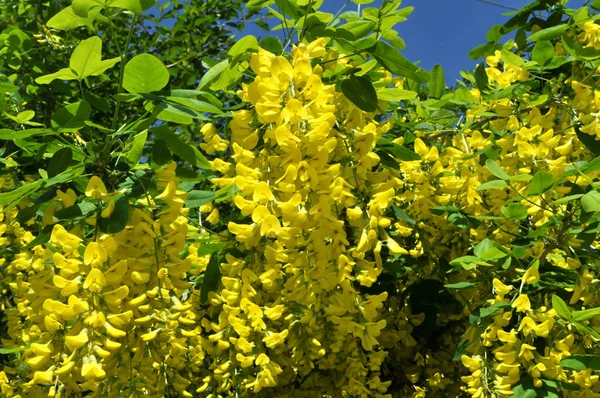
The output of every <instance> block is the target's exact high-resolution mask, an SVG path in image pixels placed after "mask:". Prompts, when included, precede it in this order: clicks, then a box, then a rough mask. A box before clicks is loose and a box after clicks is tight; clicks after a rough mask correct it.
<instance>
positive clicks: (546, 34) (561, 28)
mask: <svg viewBox="0 0 600 398" xmlns="http://www.w3.org/2000/svg"><path fill="white" fill-rule="evenodd" d="M567 29H569V25H568V24H566V23H563V24H560V25H555V26H551V27H549V28H546V29H542V30H540V31H538V32H536V33H534V34H532V35H531V36H529V38H528V39H527V40H530V41H538V40H552V39H554V38H555V37H558V36H560V35H561V34H562V33H563V32H566V31H567Z"/></svg>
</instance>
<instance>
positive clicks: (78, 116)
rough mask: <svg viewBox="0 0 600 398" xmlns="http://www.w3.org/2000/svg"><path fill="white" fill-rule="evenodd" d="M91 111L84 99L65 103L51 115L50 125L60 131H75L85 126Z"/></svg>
mask: <svg viewBox="0 0 600 398" xmlns="http://www.w3.org/2000/svg"><path fill="white" fill-rule="evenodd" d="M91 113H92V107H91V106H90V104H88V103H87V102H86V101H79V102H76V103H74V104H70V105H67V106H65V107H63V108H60V109H59V110H58V111H56V112H55V113H54V115H52V121H51V122H52V127H53V128H54V129H57V130H58V131H59V132H61V133H67V132H72V131H77V130H79V129H82V128H83V127H85V125H86V124H85V122H86V121H87V120H89V118H90V115H91Z"/></svg>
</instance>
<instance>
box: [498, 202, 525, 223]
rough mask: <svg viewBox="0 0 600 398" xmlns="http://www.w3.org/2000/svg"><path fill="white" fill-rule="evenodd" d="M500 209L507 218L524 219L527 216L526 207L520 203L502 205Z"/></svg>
mask: <svg viewBox="0 0 600 398" xmlns="http://www.w3.org/2000/svg"><path fill="white" fill-rule="evenodd" d="M500 211H501V212H502V214H504V216H505V217H506V218H508V219H509V220H525V219H526V218H527V207H526V206H525V205H523V204H521V203H511V204H509V205H505V206H502V208H501V209H500Z"/></svg>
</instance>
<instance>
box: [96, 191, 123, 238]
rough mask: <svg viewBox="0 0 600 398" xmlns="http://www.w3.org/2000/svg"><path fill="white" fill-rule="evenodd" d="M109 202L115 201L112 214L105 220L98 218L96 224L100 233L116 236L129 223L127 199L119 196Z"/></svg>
mask: <svg viewBox="0 0 600 398" xmlns="http://www.w3.org/2000/svg"><path fill="white" fill-rule="evenodd" d="M111 200H114V201H115V208H114V210H113V212H112V214H111V215H110V216H109V217H107V218H104V217H100V218H98V220H97V223H98V228H99V229H100V231H102V232H104V233H107V234H116V233H117V232H121V231H122V230H123V229H125V227H126V226H127V222H128V221H129V198H128V197H127V196H125V195H121V196H118V197H116V198H112V199H111Z"/></svg>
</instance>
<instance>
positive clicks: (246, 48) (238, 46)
mask: <svg viewBox="0 0 600 398" xmlns="http://www.w3.org/2000/svg"><path fill="white" fill-rule="evenodd" d="M257 51H258V40H256V37H254V36H252V35H248V36H245V37H242V38H241V39H240V40H238V41H237V42H236V43H235V44H234V45H233V46H232V47H231V49H230V50H229V51H228V52H227V55H229V56H230V57H237V56H238V55H242V54H245V53H247V52H257Z"/></svg>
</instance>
